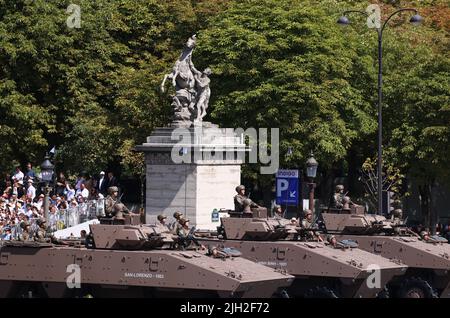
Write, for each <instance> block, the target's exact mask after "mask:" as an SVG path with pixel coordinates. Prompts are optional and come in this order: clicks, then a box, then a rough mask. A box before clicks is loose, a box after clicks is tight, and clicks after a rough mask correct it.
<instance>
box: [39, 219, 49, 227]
mask: <svg viewBox="0 0 450 318" xmlns="http://www.w3.org/2000/svg"><path fill="white" fill-rule="evenodd" d="M45 223H47V220H45V219H39V220H37V221H36V224H37V225H38V226H41V225H42V224H45Z"/></svg>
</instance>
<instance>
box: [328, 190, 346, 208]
mask: <svg viewBox="0 0 450 318" xmlns="http://www.w3.org/2000/svg"><path fill="white" fill-rule="evenodd" d="M343 199H344V186H343V185H342V184H338V185H337V186H336V189H335V191H334V194H333V196H332V197H331V202H330V208H334V209H342V208H343V207H344V202H343Z"/></svg>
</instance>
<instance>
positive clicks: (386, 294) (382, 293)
mask: <svg viewBox="0 0 450 318" xmlns="http://www.w3.org/2000/svg"><path fill="white" fill-rule="evenodd" d="M377 298H391V295H390V293H389V289H388V288H387V287H386V286H385V287H384V288H383V289H382V290H380V292H379V293H378V294H377Z"/></svg>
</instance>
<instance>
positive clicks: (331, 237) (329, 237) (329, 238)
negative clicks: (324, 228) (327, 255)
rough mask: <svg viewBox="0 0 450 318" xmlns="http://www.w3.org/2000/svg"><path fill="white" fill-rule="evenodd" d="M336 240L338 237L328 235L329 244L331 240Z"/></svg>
mask: <svg viewBox="0 0 450 318" xmlns="http://www.w3.org/2000/svg"><path fill="white" fill-rule="evenodd" d="M334 238H336V236H334V235H333V234H328V235H327V241H328V242H329V243H331V240H332V239H334Z"/></svg>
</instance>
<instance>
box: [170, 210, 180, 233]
mask: <svg viewBox="0 0 450 318" xmlns="http://www.w3.org/2000/svg"><path fill="white" fill-rule="evenodd" d="M173 218H174V219H175V221H173V222H172V223H171V224H170V226H169V229H170V230H171V231H172V233H173V234H177V232H178V230H179V229H180V228H181V224H180V220H182V219H183V214H181V212H179V211H176V212H175V213H174V214H173Z"/></svg>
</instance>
